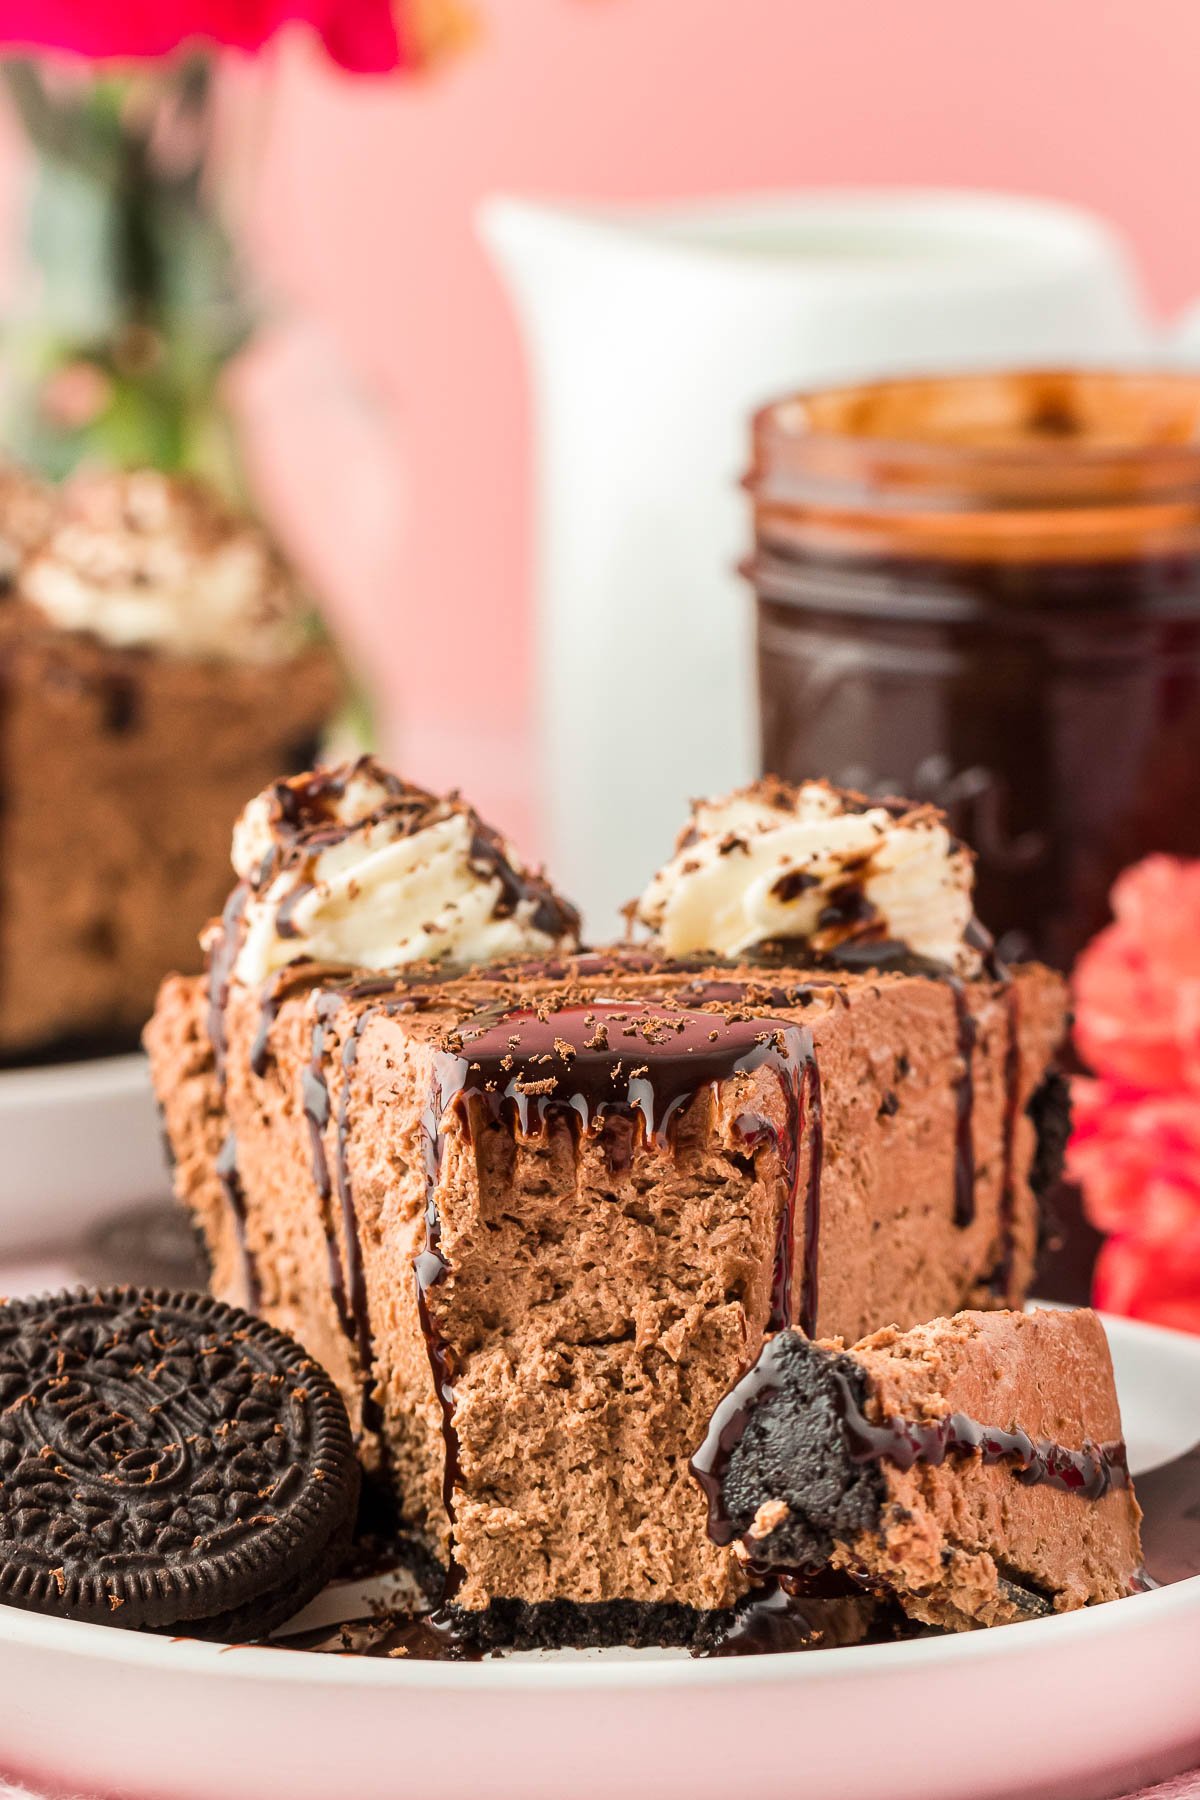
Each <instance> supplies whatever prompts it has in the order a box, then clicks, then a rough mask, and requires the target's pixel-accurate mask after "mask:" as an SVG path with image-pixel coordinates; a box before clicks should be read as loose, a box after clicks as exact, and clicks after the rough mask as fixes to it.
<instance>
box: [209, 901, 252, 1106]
mask: <svg viewBox="0 0 1200 1800" xmlns="http://www.w3.org/2000/svg"><path fill="white" fill-rule="evenodd" d="M249 898H250V888H249V885H248V883H247V882H244V881H239V882H238V884H237V886H236V887H235V888H234V890H233V892H232V893H231V894H230V896H229V898H228V900H227V901H226V902H225V910H224V911H223V912H222V914H221V923H220V926H219V928H218V930H217V933H216V935H215V937H214V939H213V943H212V947H211V949H210V950H209V955H208V1037H209V1042H210V1043H211V1044H212V1052H213V1069H214V1072H215V1074H216V1078H217V1083H218V1086H219V1087H221V1088H222V1089H223V1088H224V1086H225V1057H226V1052H227V1050H228V1044H227V1042H226V1033H225V1009H226V1007H227V1006H228V1005H229V988H230V983H231V982H232V980H233V965H234V963H235V962H236V961H237V954H238V949H239V946H240V943H241V923H242V914H243V913H244V912H245V910H246V903H247V901H248V900H249Z"/></svg>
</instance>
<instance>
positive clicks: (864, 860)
mask: <svg viewBox="0 0 1200 1800" xmlns="http://www.w3.org/2000/svg"><path fill="white" fill-rule="evenodd" d="M973 889H974V865H973V858H972V855H971V852H970V851H969V850H967V849H966V848H965V847H964V846H963V845H962V844H960V843H958V842H957V840H956V839H955V838H954V837H952V835H951V833H950V830H949V827H948V825H947V823H946V819H945V816H944V815H943V814H942V813H940V812H939V811H938V810H937V809H936V808H934V807H930V806H916V805H910V804H909V803H908V802H907V801H890V800H889V801H887V802H872V801H869V800H866V799H864V798H863V796H862V795H861V794H855V793H851V792H849V791H848V790H845V789H842V788H836V787H832V786H831V785H830V784H829V783H828V782H824V781H807V782H804V783H803V784H802V785H800V786H799V787H793V786H791V785H790V784H789V783H787V782H783V781H779V780H777V779H776V778H775V777H772V776H767V777H764V778H763V779H762V780H761V781H758V782H755V783H754V784H753V785H752V786H750V787H747V788H742V789H739V790H738V791H737V792H735V793H732V794H728V795H726V796H725V797H724V798H722V799H712V800H700V801H697V802H696V803H695V805H694V807H693V811H692V817H691V820H690V822H689V824H688V825H687V826H686V827H685V829H684V831H683V832H682V833H681V835H680V837H679V840H678V843H677V845H676V849H675V855H674V856H673V857H672V859H671V861H670V862H669V863H667V864H666V865H665V867H663V868H662V869H660V870H659V871H658V873H657V874H656V875H655V877H654V879H653V880H652V881H651V883H650V885H649V886H648V887H647V889H646V891H645V892H644V893H643V895H642V896H641V899H640V900H638V901H637V903H636V906H635V908H634V917H635V918H636V919H637V920H638V921H639V922H640V923H641V924H643V925H647V926H649V927H650V929H651V931H652V932H653V933H654V935H655V939H656V941H657V943H658V945H659V946H660V948H661V949H662V950H663V951H664V952H665V953H666V954H667V955H668V956H689V955H692V954H694V953H696V952H699V951H711V952H712V953H714V954H716V955H719V956H723V957H731V958H734V957H739V956H742V955H744V954H745V953H746V952H748V951H750V950H752V949H754V948H755V946H756V945H759V944H764V943H769V942H772V941H776V940H786V941H787V942H789V943H793V944H796V943H803V944H805V945H806V946H807V947H808V948H809V949H810V950H811V951H813V952H815V953H816V954H818V955H825V954H830V953H833V952H836V951H838V950H840V949H842V948H843V947H844V946H846V945H847V944H863V945H865V944H871V943H883V942H888V943H892V944H902V945H903V946H904V947H905V949H906V950H908V951H909V952H910V953H911V954H912V955H914V956H920V957H928V958H929V959H931V960H932V961H934V962H938V963H942V964H944V965H945V966H946V967H947V968H950V969H953V970H955V971H957V972H958V973H960V974H972V973H974V972H976V971H977V969H978V967H979V954H978V951H977V950H976V949H974V948H973V947H972V946H971V944H970V943H969V942H968V931H969V927H970V924H971V920H972V916H973V910H974V900H973Z"/></svg>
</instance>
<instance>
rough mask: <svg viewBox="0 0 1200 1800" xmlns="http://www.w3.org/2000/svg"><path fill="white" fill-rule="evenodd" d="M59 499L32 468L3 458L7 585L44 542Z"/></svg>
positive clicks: (1, 536) (0, 548)
mask: <svg viewBox="0 0 1200 1800" xmlns="http://www.w3.org/2000/svg"><path fill="white" fill-rule="evenodd" d="M56 503H57V501H56V495H55V491H54V489H53V488H51V487H49V486H48V485H47V484H46V483H45V482H44V481H41V480H39V478H38V477H37V476H36V475H35V474H33V472H32V471H31V470H29V469H24V468H22V467H21V465H20V463H15V462H7V461H5V460H3V459H2V458H0V586H3V587H7V585H8V584H9V583H10V582H11V581H12V579H13V577H14V576H15V575H16V573H17V570H18V569H19V568H20V566H21V563H22V562H23V560H24V559H25V557H26V556H28V555H29V554H30V552H31V551H32V550H34V549H36V548H37V546H38V545H39V544H40V543H42V541H43V540H44V538H45V537H46V534H47V533H48V532H49V530H50V527H51V525H52V523H53V520H54V514H55V507H56Z"/></svg>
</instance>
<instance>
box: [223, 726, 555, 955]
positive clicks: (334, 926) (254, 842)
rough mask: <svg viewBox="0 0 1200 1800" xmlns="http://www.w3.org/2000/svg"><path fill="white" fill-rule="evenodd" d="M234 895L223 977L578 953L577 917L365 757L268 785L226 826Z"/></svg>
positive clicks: (448, 806) (449, 802)
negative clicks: (241, 895)
mask: <svg viewBox="0 0 1200 1800" xmlns="http://www.w3.org/2000/svg"><path fill="white" fill-rule="evenodd" d="M233 866H234V868H235V870H236V871H237V874H238V875H239V877H240V878H241V881H242V883H243V884H244V886H245V891H246V898H245V904H244V906H242V907H241V909H240V912H241V923H240V931H241V940H240V944H239V946H238V949H237V953H236V956H235V957H234V959H233V962H232V971H233V976H234V978H235V979H236V980H239V981H242V982H244V983H246V984H248V985H260V984H262V983H263V982H265V981H267V980H268V979H269V978H270V977H271V976H272V975H273V974H274V973H275V972H276V971H277V970H279V969H281V968H283V967H284V966H285V965H286V964H288V963H291V962H296V961H298V960H301V959H305V960H307V959H311V960H312V961H314V962H320V963H327V964H335V965H340V966H346V967H350V968H362V969H391V968H396V967H399V966H400V965H401V964H404V963H411V962H421V961H426V960H428V961H434V962H451V963H454V964H458V965H470V964H475V963H488V962H497V961H500V960H502V959H504V958H505V957H511V956H521V955H526V954H530V953H533V954H538V953H544V952H549V951H569V950H573V949H575V948H576V947H577V944H578V937H579V915H578V913H577V912H576V911H575V909H574V907H572V906H570V905H569V904H568V903H567V902H566V901H565V900H562V899H560V898H559V896H558V895H557V894H556V893H555V892H554V890H553V889H552V888H551V887H550V886H549V884H548V883H547V882H546V881H545V879H544V878H543V876H542V875H541V873H540V871H537V870H532V869H529V868H527V867H526V866H525V864H523V863H522V862H521V861H520V859H519V857H518V855H517V852H516V851H515V850H514V849H513V848H512V846H511V845H510V844H509V843H508V842H507V841H506V840H505V839H504V838H502V837H501V836H500V835H499V834H498V833H497V832H495V831H493V830H492V829H491V827H490V826H487V825H485V824H484V823H483V821H482V820H481V819H480V818H479V816H478V815H477V814H476V813H475V812H474V811H472V809H471V808H470V807H469V806H468V805H467V804H466V802H465V801H463V800H462V799H460V798H459V796H458V795H457V794H449V795H446V796H444V797H438V796H437V795H434V794H430V793H427V792H426V791H425V790H424V789H423V788H419V787H413V786H411V785H410V784H409V783H408V782H405V781H401V780H400V778H399V777H398V776H396V775H393V774H392V773H391V772H390V771H388V770H387V769H384V768H383V767H381V765H380V764H379V763H377V762H376V761H375V760H374V759H373V758H371V757H366V756H364V757H359V758H358V759H357V761H355V762H352V763H345V764H342V765H341V766H340V767H338V768H330V769H317V770H315V771H313V772H312V773H310V774H307V775H297V776H295V777H294V778H293V779H291V780H290V781H280V782H276V784H275V785H274V786H273V787H270V788H267V789H266V790H265V792H263V793H261V794H259V795H258V796H257V797H256V798H255V799H254V800H252V801H251V802H250V804H249V805H248V806H247V807H246V809H245V811H244V812H243V813H242V816H241V818H240V819H239V820H238V822H237V825H236V826H235V828H234V834H233Z"/></svg>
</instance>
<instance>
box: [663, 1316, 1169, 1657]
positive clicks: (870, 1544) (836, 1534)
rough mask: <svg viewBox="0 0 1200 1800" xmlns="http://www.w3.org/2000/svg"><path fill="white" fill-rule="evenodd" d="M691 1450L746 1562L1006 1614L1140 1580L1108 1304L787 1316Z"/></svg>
mask: <svg viewBox="0 0 1200 1800" xmlns="http://www.w3.org/2000/svg"><path fill="white" fill-rule="evenodd" d="M693 1468H694V1472H695V1474H696V1475H697V1477H698V1478H699V1480H700V1482H701V1485H702V1486H703V1487H704V1489H705V1490H706V1492H707V1494H708V1497H709V1503H710V1514H709V1533H710V1536H711V1537H712V1539H713V1541H714V1542H715V1543H717V1544H721V1545H725V1544H734V1545H735V1546H736V1549H737V1553H738V1555H739V1557H740V1558H741V1560H742V1561H743V1562H744V1563H746V1565H747V1566H749V1567H753V1568H754V1569H755V1570H757V1571H759V1572H775V1573H778V1572H780V1571H787V1572H789V1573H790V1574H792V1575H796V1574H800V1575H804V1574H806V1573H813V1572H821V1573H825V1572H828V1571H830V1570H833V1571H842V1572H844V1573H845V1574H847V1575H849V1576H850V1577H851V1578H852V1579H853V1580H854V1581H855V1582H857V1583H860V1584H862V1585H863V1586H864V1587H866V1588H868V1589H871V1590H874V1591H876V1592H877V1593H879V1594H881V1595H885V1596H887V1597H890V1598H892V1599H895V1600H898V1601H899V1603H900V1605H901V1606H902V1607H903V1608H904V1610H905V1612H906V1613H908V1614H909V1616H910V1617H912V1618H913V1619H917V1620H921V1621H922V1622H924V1623H925V1624H929V1625H939V1626H943V1627H947V1628H949V1629H951V1630H956V1631H960V1630H966V1629H969V1628H971V1627H973V1626H979V1625H998V1624H1005V1623H1008V1622H1009V1621H1011V1620H1015V1619H1024V1618H1032V1617H1036V1616H1038V1615H1039V1614H1042V1613H1045V1612H1049V1611H1051V1610H1054V1611H1067V1610H1070V1609H1072V1608H1075V1607H1080V1606H1088V1605H1092V1604H1094V1603H1096V1602H1098V1601H1102V1600H1115V1599H1117V1598H1118V1597H1119V1596H1121V1595H1122V1594H1128V1593H1130V1592H1131V1591H1132V1590H1133V1588H1134V1587H1135V1586H1136V1585H1137V1583H1138V1580H1139V1573H1140V1570H1141V1563H1142V1556H1141V1547H1140V1543H1139V1539H1138V1522H1139V1520H1140V1517H1141V1514H1140V1512H1139V1509H1138V1505H1137V1501H1136V1499H1135V1498H1134V1493H1133V1486H1132V1483H1131V1481H1130V1478H1129V1468H1128V1464H1127V1462H1126V1458H1125V1446H1124V1443H1123V1441H1122V1438H1121V1415H1120V1410H1119V1408H1118V1405H1117V1396H1116V1390H1115V1388H1114V1386H1113V1374H1112V1363H1111V1360H1110V1358H1109V1353H1108V1344H1107V1342H1106V1340H1105V1336H1104V1328H1103V1326H1102V1325H1101V1323H1100V1321H1099V1319H1098V1318H1097V1317H1096V1315H1095V1313H1093V1312H1089V1311H1079V1312H1031V1313H1017V1312H993V1313H980V1312H964V1313H959V1314H958V1315H957V1316H956V1317H954V1318H950V1319H935V1320H934V1321H933V1322H932V1324H926V1325H918V1326H917V1327H915V1328H914V1329H913V1330H910V1331H897V1330H895V1329H888V1330H884V1331H878V1332H876V1333H875V1334H874V1336H872V1337H868V1338H864V1339H863V1340H862V1342H861V1343H857V1344H854V1345H853V1346H852V1347H850V1348H849V1349H847V1348H844V1347H843V1345H842V1344H841V1342H840V1341H836V1340H835V1341H833V1342H821V1343H813V1342H812V1341H811V1340H810V1339H808V1338H806V1337H804V1336H803V1335H802V1334H801V1333H800V1332H797V1331H783V1332H780V1333H779V1335H778V1336H777V1337H773V1338H772V1339H771V1340H770V1341H769V1342H768V1344H767V1345H766V1347H765V1349H764V1350H763V1352H762V1354H761V1356H760V1357H759V1358H758V1361H757V1362H756V1363H755V1364H754V1366H753V1368H752V1369H751V1370H750V1371H749V1373H748V1374H747V1375H745V1376H744V1377H743V1378H742V1379H741V1380H740V1381H739V1382H738V1383H737V1384H736V1386H735V1387H734V1388H733V1389H732V1390H731V1392H730V1393H729V1394H728V1395H727V1396H726V1398H725V1399H724V1400H723V1401H722V1403H721V1405H720V1406H719V1407H718V1408H717V1411H716V1413H715V1414H714V1416H713V1420H712V1423H711V1425H710V1427H709V1431H708V1435H707V1437H706V1439H705V1442H704V1444H703V1446H702V1447H701V1449H700V1450H699V1451H698V1453H697V1455H696V1458H695V1461H694V1465H693Z"/></svg>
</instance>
